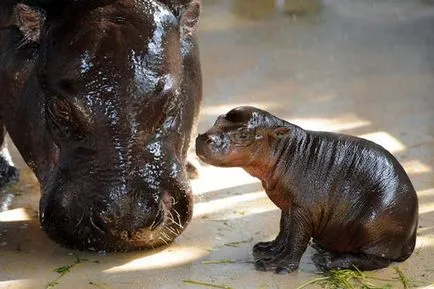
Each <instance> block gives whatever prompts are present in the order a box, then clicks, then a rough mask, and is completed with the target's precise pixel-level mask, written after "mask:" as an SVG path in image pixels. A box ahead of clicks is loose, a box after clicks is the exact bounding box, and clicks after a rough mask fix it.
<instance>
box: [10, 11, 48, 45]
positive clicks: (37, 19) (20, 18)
mask: <svg viewBox="0 0 434 289" xmlns="http://www.w3.org/2000/svg"><path fill="white" fill-rule="evenodd" d="M44 21H45V13H44V12H43V11H41V10H38V9H36V8H32V7H30V6H27V5H25V4H22V3H19V4H17V5H16V6H15V7H14V10H13V25H15V26H17V27H18V29H19V30H20V31H21V33H22V34H23V37H24V43H30V42H36V43H39V40H40V38H41V31H42V27H43V25H44Z"/></svg>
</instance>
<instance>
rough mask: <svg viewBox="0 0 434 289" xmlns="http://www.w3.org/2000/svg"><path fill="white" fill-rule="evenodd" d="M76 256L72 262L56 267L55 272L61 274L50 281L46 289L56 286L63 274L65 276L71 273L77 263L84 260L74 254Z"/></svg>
mask: <svg viewBox="0 0 434 289" xmlns="http://www.w3.org/2000/svg"><path fill="white" fill-rule="evenodd" d="M74 257H75V260H74V262H73V263H72V264H69V265H64V266H60V267H57V268H56V269H54V270H53V272H56V273H59V276H57V278H56V279H53V280H51V281H50V282H48V284H47V286H46V287H45V288H46V289H52V288H54V287H55V286H56V285H58V284H59V280H60V279H61V278H62V277H63V276H65V275H66V274H67V273H69V272H70V271H71V269H72V268H73V267H74V266H75V265H77V264H78V263H81V261H82V260H80V258H79V257H78V256H77V255H75V254H74Z"/></svg>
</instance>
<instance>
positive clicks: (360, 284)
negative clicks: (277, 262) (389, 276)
mask: <svg viewBox="0 0 434 289" xmlns="http://www.w3.org/2000/svg"><path fill="white" fill-rule="evenodd" d="M324 275H325V276H324V277H319V278H316V279H313V280H311V281H309V282H307V283H305V284H303V285H301V286H299V287H297V289H301V288H306V287H308V286H309V285H314V284H316V285H320V286H321V287H322V288H324V289H391V288H392V286H391V285H389V284H386V285H377V284H374V283H372V282H371V281H369V280H370V279H376V280H378V278H373V277H371V276H368V275H366V274H365V273H363V272H362V271H360V270H358V269H357V268H355V269H354V270H350V269H345V270H331V271H329V272H328V273H326V274H324ZM381 281H392V280H381Z"/></svg>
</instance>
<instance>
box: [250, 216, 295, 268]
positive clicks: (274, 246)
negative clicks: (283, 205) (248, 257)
mask: <svg viewBox="0 0 434 289" xmlns="http://www.w3.org/2000/svg"><path fill="white" fill-rule="evenodd" d="M288 237H289V214H288V213H287V212H284V211H282V215H281V217H280V231H279V234H278V235H277V237H276V238H275V239H274V240H273V241H269V242H259V243H257V244H256V245H255V246H253V257H255V259H256V260H258V259H270V258H273V257H274V256H276V255H277V254H279V253H280V252H281V251H282V250H283V249H284V248H285V247H286V243H287V239H288Z"/></svg>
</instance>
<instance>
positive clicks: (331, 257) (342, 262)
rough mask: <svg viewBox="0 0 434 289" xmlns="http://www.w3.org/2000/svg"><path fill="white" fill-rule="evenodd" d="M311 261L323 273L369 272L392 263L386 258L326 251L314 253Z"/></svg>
mask: <svg viewBox="0 0 434 289" xmlns="http://www.w3.org/2000/svg"><path fill="white" fill-rule="evenodd" d="M312 259H313V262H314V263H315V265H316V266H317V267H318V268H320V269H321V270H323V271H329V270H332V269H355V268H357V269H359V270H361V271H370V270H376V269H381V268H384V267H387V266H388V265H389V264H390V263H392V262H393V261H392V260H390V259H387V258H383V257H380V256H374V255H369V254H365V253H354V254H348V253H346V254H334V253H331V252H327V251H324V252H318V253H315V255H314V256H313V257H312Z"/></svg>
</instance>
